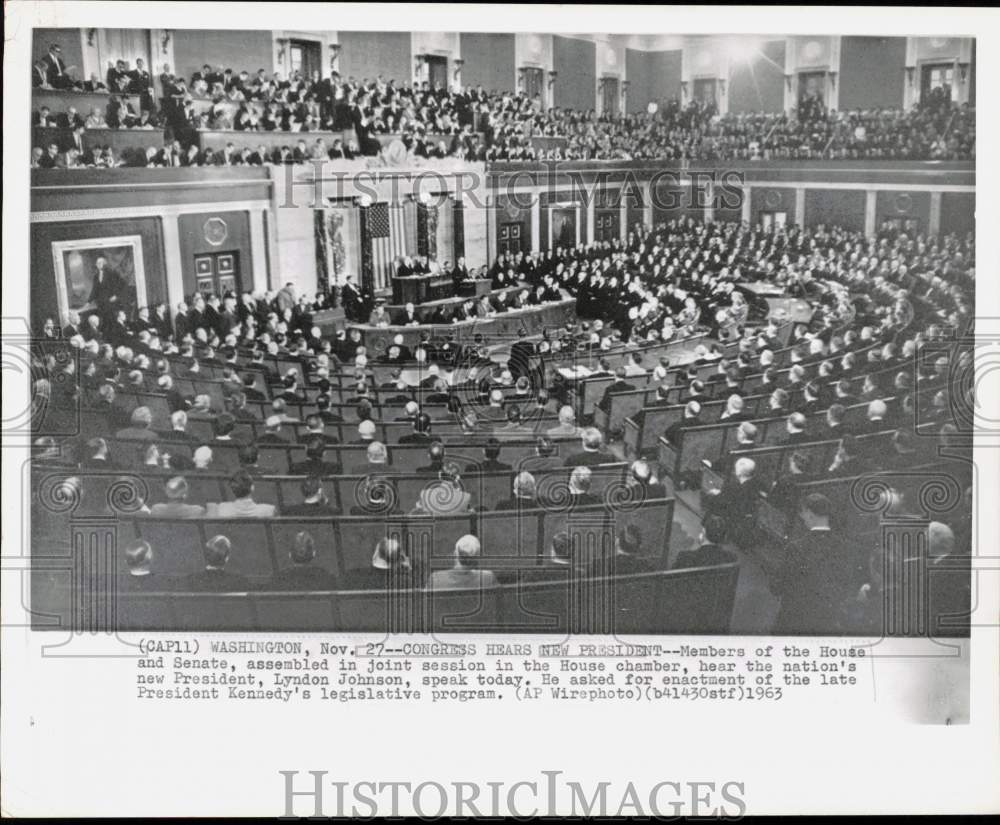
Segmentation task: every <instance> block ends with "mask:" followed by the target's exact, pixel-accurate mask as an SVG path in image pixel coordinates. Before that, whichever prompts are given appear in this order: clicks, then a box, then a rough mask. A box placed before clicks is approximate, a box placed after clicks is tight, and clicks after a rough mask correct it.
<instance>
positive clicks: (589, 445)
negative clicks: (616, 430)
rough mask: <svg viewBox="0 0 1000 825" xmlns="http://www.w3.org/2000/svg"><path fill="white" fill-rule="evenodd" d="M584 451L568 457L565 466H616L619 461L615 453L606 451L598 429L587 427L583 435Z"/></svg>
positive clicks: (602, 437)
mask: <svg viewBox="0 0 1000 825" xmlns="http://www.w3.org/2000/svg"><path fill="white" fill-rule="evenodd" d="M581 444H582V446H583V451H582V452H578V453H573V454H572V455H568V456H566V461H565V462H564V466H566V467H581V466H587V467H590V466H593V465H595V464H614V463H615V462H616V461H618V458H617V456H615V455H614V453H609V452H607V451H606V450H604V449H603V448H604V436H602V435H601V431H600V430H598V429H597V428H596V427H587V428H586V429H585V430H584V431H583V434H582V437H581Z"/></svg>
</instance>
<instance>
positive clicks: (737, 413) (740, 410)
mask: <svg viewBox="0 0 1000 825" xmlns="http://www.w3.org/2000/svg"><path fill="white" fill-rule="evenodd" d="M744 406H745V405H744V401H743V396H741V395H736V394H735V393H734V394H733V395H730V396H729V398H728V399H726V408H725V409H724V410H723V411H722V415H720V416H719V420H720V421H728V422H730V423H735V422H737V421H747V420H749V418H750V415H749V414H748V413H747V412H745V410H744Z"/></svg>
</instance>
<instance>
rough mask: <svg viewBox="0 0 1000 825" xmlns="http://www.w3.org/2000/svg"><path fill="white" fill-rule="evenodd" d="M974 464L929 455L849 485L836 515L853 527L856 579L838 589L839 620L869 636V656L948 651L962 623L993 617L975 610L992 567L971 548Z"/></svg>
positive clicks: (954, 649)
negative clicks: (851, 587) (920, 464)
mask: <svg viewBox="0 0 1000 825" xmlns="http://www.w3.org/2000/svg"><path fill="white" fill-rule="evenodd" d="M974 469H975V468H974V467H973V466H972V464H971V463H970V462H964V461H960V462H952V463H948V462H938V463H936V464H934V465H933V466H930V467H927V468H926V469H923V470H920V469H914V470H910V471H899V472H883V473H879V474H876V475H870V476H865V477H861V478H859V479H858V480H857V481H856V482H855V483H854V484H853V485H852V487H851V490H850V496H849V501H848V502H847V505H848V506H847V508H846V517H848V518H850V520H851V521H852V522H853V523H854V525H855V530H857V531H859V532H858V538H859V544H860V546H861V548H862V549H860V550H859V554H858V558H857V570H856V571H855V572H856V573H857V574H858V575H857V577H856V579H857V581H858V582H859V583H860V586H859V587H858V588H857V589H856V592H852V593H849V594H847V598H846V599H845V602H844V607H843V620H844V622H845V629H847V630H848V631H857V630H858V629H859V628H863V629H865V632H864V634H863V635H870V636H874V637H876V638H877V639H878V641H876V642H875V643H873V644H872V645H871V646H870V648H869V649H870V652H869V654H868V655H869V656H871V657H873V658H892V659H900V658H910V659H922V658H953V657H956V656H960V655H962V650H963V645H964V644H965V640H967V639H968V638H969V636H970V632H971V628H972V627H977V626H991V627H995V626H996V620H995V617H992V618H991V617H985V616H982V615H981V611H979V612H978V613H977V604H978V603H979V601H980V594H981V593H982V592H983V591H982V588H981V584H985V583H986V582H985V581H981V574H982V573H983V572H985V571H986V570H992V571H994V572H993V575H995V571H996V570H997V569H998V564H997V559H996V558H995V557H994V558H985V557H983V556H981V555H980V554H979V553H978V552H977V548H978V547H979V546H981V545H980V544H979V542H977V541H976V530H975V521H974V512H975V509H976V508H975V506H974V504H975V502H974V497H975V487H974V485H973V476H974ZM987 546H989V545H987ZM984 619H986V620H987V621H985V623H984V622H983V620H984ZM898 639H906V640H908V645H907V646H906V647H905V648H904V647H900V646H899V645H898V644H897V643H896V640H898ZM914 642H918V643H917V644H913V643H914Z"/></svg>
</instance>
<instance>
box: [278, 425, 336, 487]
mask: <svg viewBox="0 0 1000 825" xmlns="http://www.w3.org/2000/svg"><path fill="white" fill-rule="evenodd" d="M327 446H328V444H327V442H326V441H324V440H323V439H322V438H320V437H319V436H315V435H314V436H311V437H310V438H309V440H308V441H307V442H306V458H305V461H296V462H291V463H290V464H289V465H288V474H289V475H293V476H319V477H320V478H323V477H324V476H335V475H339V474H340V472H341V467H340V464H338V463H336V462H332V461H324V460H323V454H324V453H325V452H326V448H327Z"/></svg>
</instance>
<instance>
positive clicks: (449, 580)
mask: <svg viewBox="0 0 1000 825" xmlns="http://www.w3.org/2000/svg"><path fill="white" fill-rule="evenodd" d="M481 554H482V548H481V546H480V544H479V539H477V538H476V537H475V536H472V535H465V536H462V537H461V538H460V539H459V540H458V541H457V542H455V565H454V567H452V568H451V569H450V570H435V571H434V572H433V573H431V577H430V589H431V590H483V589H486V588H492V587H496V584H497V579H496V576H494V575H493V572H492V571H490V570H481V569H480V568H479V558H480V556H481Z"/></svg>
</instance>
